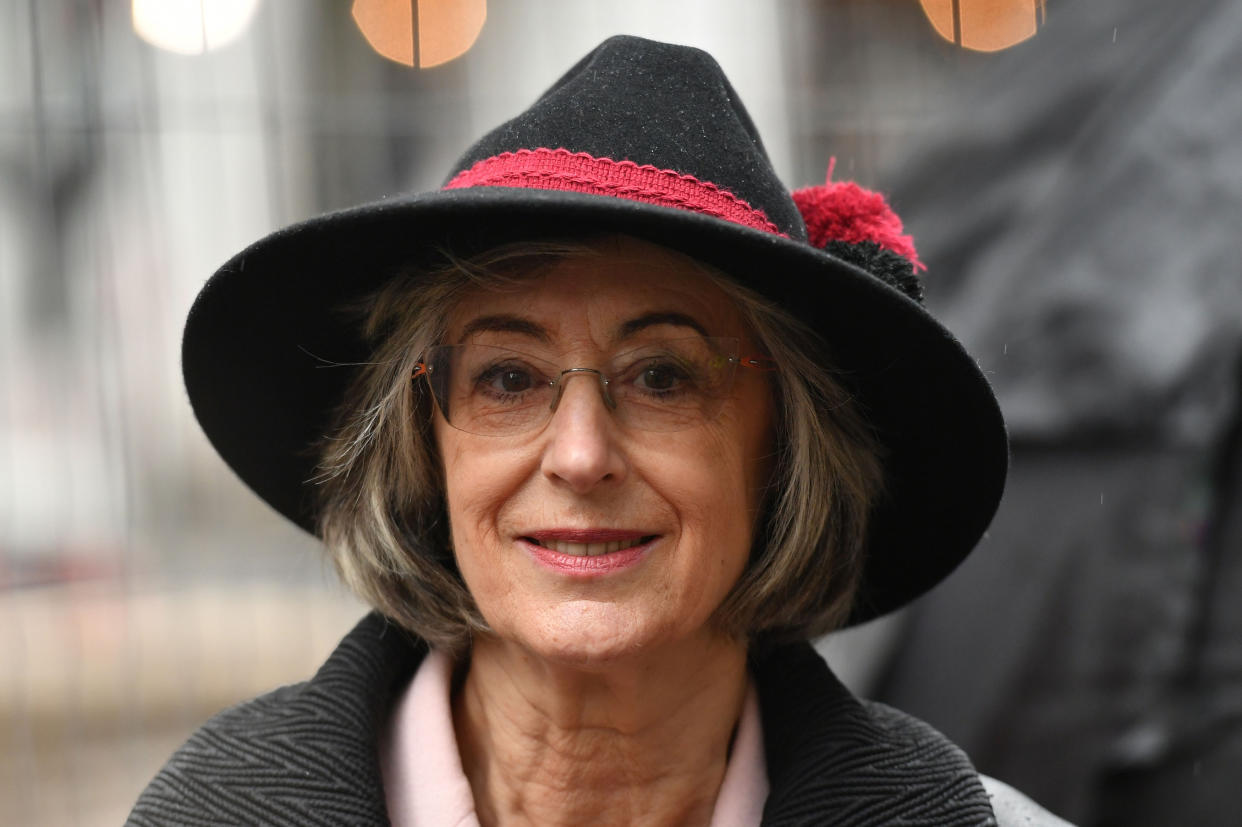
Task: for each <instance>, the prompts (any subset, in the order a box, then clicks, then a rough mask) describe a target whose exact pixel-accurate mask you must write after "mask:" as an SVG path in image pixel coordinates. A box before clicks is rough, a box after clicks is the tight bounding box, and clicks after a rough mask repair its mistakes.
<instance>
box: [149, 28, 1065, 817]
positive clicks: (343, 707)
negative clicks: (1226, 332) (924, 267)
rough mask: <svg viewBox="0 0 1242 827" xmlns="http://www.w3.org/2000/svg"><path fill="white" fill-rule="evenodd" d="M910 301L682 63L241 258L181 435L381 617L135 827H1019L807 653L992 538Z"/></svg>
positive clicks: (998, 474)
mask: <svg viewBox="0 0 1242 827" xmlns="http://www.w3.org/2000/svg"><path fill="white" fill-rule="evenodd" d="M916 264H917V260H916V259H915V258H914V251H913V247H912V246H911V245H910V244H909V239H908V237H905V236H902V235H901V234H900V222H899V221H897V219H896V217H895V216H893V215H892V214H891V213H890V212H889V211H888V210H887V208H886V207H885V206H884V204H883V202H882V200H881V199H879V197H878V196H874V195H872V194H869V193H866V192H865V191H862V190H860V189H859V188H858V187H856V186H855V185H852V184H829V185H827V186H825V187H820V188H814V189H811V190H805V191H802V192H800V193H797V194H795V195H794V196H791V195H790V194H789V193H788V192H787V191H786V190H785V189H784V188H783V186H782V185H781V184H780V182H779V181H778V180H777V178H776V176H775V174H774V173H773V171H772V169H771V166H770V164H769V162H768V160H767V158H766V156H765V154H764V151H763V148H762V145H761V144H760V142H759V138H758V136H757V135H756V133H755V131H754V127H753V125H752V123H751V121H750V119H749V117H748V116H747V115H746V113H745V111H744V110H743V109H742V107H741V104H740V103H739V102H738V100H737V97H736V95H735V94H734V92H733V90H732V89H731V88H730V86H729V84H728V82H727V81H726V79H725V78H724V76H723V75H722V74H721V72H720V69H719V67H718V66H717V65H716V64H715V62H714V61H712V59H711V58H710V57H709V56H707V55H706V54H704V53H702V52H699V51H697V50H694V49H687V48H683V47H676V46H669V45H664V44H658V43H651V42H647V41H642V40H638V39H635V38H614V39H612V40H609V41H607V42H605V43H604V44H603V45H601V46H600V47H598V48H597V49H596V50H595V51H593V52H592V53H591V54H590V55H588V56H587V57H586V58H585V59H583V60H582V61H581V62H579V63H578V64H577V65H576V66H575V67H574V68H573V69H571V70H570V71H569V73H568V74H566V75H565V76H564V77H563V78H562V79H561V80H560V81H559V82H558V83H557V84H556V85H555V86H553V87H552V89H551V90H550V91H548V92H547V93H546V94H545V95H544V96H543V97H542V98H540V99H539V100H538V101H537V102H536V103H535V104H534V105H533V106H532V107H531V108H530V109H529V110H527V111H526V112H524V113H523V114H521V115H519V116H518V117H517V118H515V119H514V120H512V121H510V122H509V123H507V124H504V125H503V126H501V127H500V128H498V129H496V130H495V131H493V132H492V133H491V134H489V135H487V136H486V137H484V138H483V139H482V140H481V141H479V143H478V144H476V145H475V146H474V147H473V148H472V149H470V150H469V152H468V153H467V154H466V155H465V157H464V158H463V159H462V160H461V161H460V163H459V164H458V165H457V167H456V168H455V170H454V173H453V174H452V175H451V176H450V178H449V180H448V183H447V184H446V185H445V186H444V188H443V189H442V190H440V191H439V192H435V193H427V194H419V195H412V196H407V197H403V198H399V199H398V198H394V199H390V200H386V201H383V202H380V203H378V204H374V205H369V206H364V207H360V208H358V209H355V210H351V211H347V212H343V213H338V214H334V215H329V216H326V217H323V218H320V219H317V220H313V221H310V222H307V223H305V224H302V225H299V226H296V227H293V228H291V229H288V230H285V231H283V232H280V233H276V234H275V235H273V236H271V237H269V238H267V239H264V240H263V241H260V242H259V243H258V244H256V245H255V246H253V247H251V248H250V249H248V250H246V251H245V252H243V253H241V254H240V255H239V256H237V257H236V258H235V259H234V260H233V261H231V262H229V263H228V264H227V265H225V266H224V267H223V268H222V269H221V270H220V272H218V273H217V274H216V275H215V276H214V278H213V279H212V280H211V281H210V282H209V283H208V285H207V286H206V288H205V289H204V290H203V292H202V294H201V295H200V297H199V299H198V302H197V303H196V304H195V306H194V309H193V311H192V312H191V315H190V319H189V322H188V324H187V328H186V335H185V348H184V359H185V373H186V380H187V385H188V388H189V391H190V396H191V400H192V401H193V404H194V408H195V412H196V414H197V415H198V418H199V420H200V422H201V423H202V425H203V427H204V429H205V430H206V432H207V434H208V435H209V436H210V438H211V439H212V441H213V443H214V445H215V446H216V448H217V449H218V450H219V452H220V453H221V455H222V456H223V457H224V458H225V459H226V460H227V461H228V463H229V464H230V465H231V466H232V467H233V468H234V469H235V470H236V471H237V473H238V474H239V475H240V476H241V478H242V479H243V480H245V481H246V482H247V483H248V484H249V485H250V486H251V487H252V488H254V490H255V491H257V492H258V493H259V494H260V495H261V496H262V497H263V498H265V499H266V500H267V501H268V502H269V503H270V504H271V505H272V506H274V507H275V508H276V509H277V510H278V511H280V512H281V513H283V514H285V515H286V516H288V517H289V518H291V519H293V520H294V521H296V522H297V523H299V524H300V525H302V526H303V527H305V528H306V529H308V530H310V531H314V532H316V533H317V534H318V535H319V536H320V537H322V539H323V541H324V543H325V545H326V546H327V548H328V549H329V551H330V552H331V553H332V555H333V557H334V559H335V561H336V564H337V566H338V568H339V570H340V572H341V574H342V576H343V578H344V579H345V581H346V582H347V583H348V584H349V585H350V586H351V587H352V588H354V589H355V590H356V591H357V592H358V593H359V594H360V595H362V596H363V597H364V598H365V599H366V600H367V601H368V602H370V603H371V604H372V605H373V606H374V607H375V609H376V612H375V613H374V614H372V615H371V616H370V617H368V618H366V619H365V620H363V621H362V623H360V624H359V626H358V627H357V628H356V629H355V630H354V631H353V632H352V633H351V634H350V635H349V636H348V637H347V638H346V639H345V640H344V642H343V643H342V644H341V646H340V648H339V649H338V650H337V651H336V652H335V653H334V654H333V655H332V657H331V659H330V660H329V661H328V662H327V663H326V664H325V665H324V667H323V668H322V669H321V670H320V671H319V673H318V674H317V675H316V676H315V677H314V678H313V679H312V680H310V681H309V682H307V683H305V684H301V685H298V686H292V687H287V688H284V689H281V690H278V691H277V692H275V693H273V694H271V695H268V696H265V697H263V698H260V699H258V700H255V701H252V702H250V703H247V704H243V705H241V706H239V707H237V708H235V709H232V710H230V711H228V712H225V713H223V714H221V715H220V716H217V717H216V718H215V719H214V720H212V721H211V722H210V723H208V724H207V725H206V726H204V727H203V729H201V730H200V731H199V732H198V733H197V734H195V735H194V736H193V737H192V738H191V739H190V741H189V742H188V743H187V744H186V745H185V746H184V747H183V748H182V749H181V750H180V751H178V752H177V754H176V755H175V756H174V757H173V758H172V759H171V761H170V762H169V763H168V765H167V766H166V767H165V768H164V770H163V771H162V772H161V773H160V774H159V775H158V776H157V777H156V779H155V780H154V781H153V782H152V783H151V785H150V786H149V787H148V789H147V790H146V792H145V793H144V794H143V796H142V798H141V799H140V800H139V802H138V804H137V806H136V807H135V809H134V811H133V814H132V816H131V820H132V823H134V824H162V823H179V824H208V823H211V824H215V823H247V824H251V823H255V824H257V823H264V824H335V823H351V824H363V823H365V824H383V823H389V822H391V823H393V824H398V825H424V824H431V825H469V824H482V825H512V824H538V825H555V824H636V825H666V824H667V825H673V824H677V825H709V824H710V825H758V824H765V825H766V824H837V823H839V824H880V823H888V822H890V821H893V822H901V823H920V824H989V823H995V821H994V819H995V818H996V815H1000V816H1001V818H1002V820H1004V819H1005V818H1007V816H1006V815H1005V813H1007V812H1009V811H1010V810H1012V809H1013V808H1014V807H1018V806H1026V805H1024V804H1023V802H1022V800H1021V799H1020V797H1019V796H1017V795H1016V794H1013V793H1012V792H1011V791H1007V790H1004V789H1003V788H1000V787H998V786H995V785H991V784H989V785H988V787H987V788H985V785H984V783H983V782H981V780H980V777H979V776H978V775H977V773H976V772H975V771H974V769H973V768H972V767H971V765H970V763H969V761H968V760H967V759H966V757H965V756H964V755H963V754H962V753H961V752H960V751H959V750H957V749H956V748H955V747H954V746H953V745H952V744H950V743H948V742H947V741H946V740H944V738H943V737H942V736H940V735H939V734H937V733H936V732H935V731H933V730H931V729H930V728H929V727H927V726H926V725H924V724H921V723H920V722H918V721H916V720H913V719H911V718H909V717H906V716H904V715H902V714H900V713H898V712H896V711H893V710H890V709H887V708H883V707H880V706H876V705H869V704H866V703H863V702H860V701H858V700H856V699H855V698H853V697H851V696H850V695H849V694H848V692H846V690H845V689H843V688H842V686H841V685H840V684H839V683H838V682H837V681H836V680H835V679H834V678H833V676H832V675H831V673H830V672H829V670H828V668H827V667H826V666H825V664H824V663H823V662H822V661H821V660H820V659H819V658H818V656H817V655H816V654H815V653H814V651H813V650H812V649H811V647H810V646H808V645H807V644H806V642H805V641H806V639H807V638H808V637H811V636H815V635H819V634H822V633H824V632H827V631H829V630H831V629H834V628H838V627H840V626H842V625H846V624H849V623H857V622H860V621H863V620H866V619H869V618H872V617H876V616H878V615H880V614H883V613H885V612H888V611H890V610H892V609H894V608H896V607H898V606H900V605H902V604H904V603H906V602H908V601H909V600H911V599H913V598H914V597H916V596H917V595H919V594H921V593H922V592H924V591H925V590H926V589H928V588H929V587H931V586H932V585H933V584H934V583H935V582H936V581H938V580H939V579H941V578H942V577H944V576H945V575H946V574H947V573H948V572H949V571H950V570H951V569H952V568H953V567H954V566H955V565H956V564H957V563H958V562H959V561H960V560H961V559H962V558H963V557H964V556H965V555H966V554H967V553H968V552H969V551H970V549H971V547H972V546H973V545H974V543H975V542H976V540H977V539H978V538H979V536H980V535H981V533H982V532H983V530H984V528H985V527H986V526H987V524H988V521H989V519H990V518H991V515H992V513H993V511H994V509H995V507H996V504H997V501H998V499H999V497H1000V492H1001V487H1002V484H1003V479H1004V474H1005V467H1006V442H1005V434H1004V427H1003V423H1002V421H1001V419H1000V416H999V414H998V411H997V408H996V405H995V402H994V400H993V397H992V395H991V392H990V391H989V389H988V386H987V384H986V382H985V381H984V380H983V378H982V377H981V376H980V374H979V372H978V370H977V368H976V367H975V365H974V363H973V361H972V360H971V359H970V358H969V357H968V356H967V355H966V354H965V353H964V352H963V351H962V350H961V348H960V347H959V346H958V345H957V343H956V342H955V341H954V340H953V338H952V337H951V336H950V335H949V334H948V333H947V332H946V331H945V330H944V329H943V328H942V327H941V326H940V325H939V324H938V323H937V322H936V321H934V320H933V319H932V318H931V317H930V316H929V315H928V314H927V313H926V312H925V311H924V310H923V309H922V308H921V306H920V304H919V302H918V299H919V298H920V294H919V288H918V281H917V280H916V279H915V278H914V267H915V265H916ZM998 789H1000V790H1001V792H1000V793H997V792H996V790H998ZM1021 815H1022V817H1024V818H1028V819H1032V820H1033V822H1034V823H1053V822H1052V820H1051V817H1049V816H1047V815H1046V814H1043V813H1042V811H1038V810H1037V809H1036V808H1034V807H1033V806H1027V809H1026V811H1025V812H1023V813H1022V814H1021Z"/></svg>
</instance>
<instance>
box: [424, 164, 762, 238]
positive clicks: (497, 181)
mask: <svg viewBox="0 0 1242 827" xmlns="http://www.w3.org/2000/svg"><path fill="white" fill-rule="evenodd" d="M459 187H529V188H531V189H539V190H564V191H566V192H586V193H591V194H592V195H603V196H607V197H612V198H627V199H629V200H631V201H641V202H643V203H646V204H658V205H660V206H665V207H672V208H674V209H678V210H691V211H692V212H698V213H703V214H704V215H712V216H715V217H716V218H722V219H724V220H725V221H732V222H733V223H734V224H741V225H742V226H743V227H754V228H755V229H756V230H762V231H763V232H765V233H776V234H777V235H783V233H781V231H780V229H779V228H778V227H777V226H776V225H775V224H773V223H772V222H771V221H769V220H768V217H767V216H766V215H764V214H763V210H757V209H755V208H754V207H752V206H751V205H750V204H747V203H746V202H745V201H743V200H742V199H740V198H738V197H737V196H736V195H734V194H733V193H731V192H729V191H728V190H724V189H720V188H719V187H717V186H716V185H715V184H713V183H712V182H710V181H700V180H699V179H698V178H695V177H694V176H693V175H686V174H684V173H680V172H677V171H676V170H672V169H657V168H656V167H653V166H651V165H650V164H644V165H643V166H639V165H638V164H636V163H634V162H633V161H614V160H613V159H611V158H596V157H594V156H593V155H588V154H587V153H585V152H570V151H569V150H568V149H548V148H547V147H540V148H538V149H519V150H518V151H517V152H502V153H501V154H499V155H496V156H494V157H492V158H485V159H484V160H482V161H479V162H478V163H476V164H475V165H474V166H472V167H470V169H467V170H463V171H461V172H460V173H458V174H457V175H455V176H454V177H453V180H451V181H449V182H448V183H447V184H445V185H444V189H446V190H451V189H458V188H459Z"/></svg>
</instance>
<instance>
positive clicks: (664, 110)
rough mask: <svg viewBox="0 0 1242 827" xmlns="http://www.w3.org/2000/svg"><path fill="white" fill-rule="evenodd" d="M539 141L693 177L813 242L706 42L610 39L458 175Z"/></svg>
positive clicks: (466, 161)
mask: <svg viewBox="0 0 1242 827" xmlns="http://www.w3.org/2000/svg"><path fill="white" fill-rule="evenodd" d="M540 148H543V149H550V150H555V149H565V150H569V151H570V152H574V153H579V152H581V153H586V154H588V155H591V156H593V157H596V158H609V159H612V160H614V161H629V162H632V163H634V164H637V165H640V166H646V165H650V166H653V167H656V168H657V169H660V170H672V171H674V172H676V173H678V174H680V175H688V176H693V177H694V178H697V179H698V180H700V181H702V182H704V183H706V184H710V185H711V186H714V187H716V188H719V189H722V190H725V191H727V192H729V193H732V195H734V196H736V197H737V198H739V199H741V200H742V201H744V202H746V203H747V204H749V205H750V207H752V208H753V209H755V210H759V211H761V212H762V213H763V214H764V215H765V216H766V217H767V219H768V220H769V221H770V222H771V223H772V224H774V225H775V227H776V229H777V230H778V231H779V232H781V233H784V234H785V235H787V236H789V237H791V238H794V239H797V240H799V241H804V240H805V239H806V227H805V224H804V223H803V220H802V216H801V214H800V213H799V212H798V209H797V207H796V206H795V205H794V202H793V199H792V198H791V196H790V194H789V191H788V190H787V189H786V188H785V186H784V184H782V182H781V180H780V178H778V177H777V175H776V172H775V170H774V169H773V168H772V163H771V161H770V160H769V159H768V156H767V152H766V150H765V149H764V147H763V142H762V141H761V140H760V138H759V134H758V132H757V131H756V129H755V125H754V122H753V121H752V120H751V118H750V115H749V114H748V113H747V112H746V108H745V107H744V106H743V105H742V102H741V100H739V98H738V96H737V93H736V92H735V91H734V90H733V87H732V86H731V85H730V83H729V81H728V79H727V78H726V77H725V75H724V72H723V71H722V70H721V68H720V65H719V64H718V63H717V62H716V61H715V59H714V58H712V56H711V55H709V54H707V53H706V52H704V51H702V50H700V49H695V48H692V47H689V46H677V45H673V44H668V43H659V42H656V41H651V40H645V39H643V38H639V37H632V36H627V35H621V36H617V37H612V38H609V39H608V40H606V41H604V42H603V43H602V44H600V45H599V46H598V47H596V48H595V49H594V50H593V51H592V52H590V53H589V54H588V55H587V56H586V57H584V58H583V59H582V60H580V61H578V63H577V64H575V65H574V66H573V67H572V68H571V69H570V70H569V71H568V72H566V73H565V74H564V75H563V76H562V77H561V78H560V79H559V80H557V81H556V83H554V84H553V85H552V86H551V88H549V89H548V90H547V91H546V92H544V93H543V95H541V96H540V97H539V99H538V100H536V101H535V103H534V104H533V105H532V106H531V107H530V108H529V109H527V110H526V111H525V112H523V113H521V114H520V115H518V116H517V117H515V118H513V119H512V120H509V121H507V122H506V123H503V124H501V125H500V126H499V127H497V128H496V129H494V130H492V131H491V132H489V133H488V134H487V135H485V136H483V138H481V139H480V140H479V141H478V142H477V143H476V144H475V145H474V146H472V147H471V148H470V149H469V150H468V151H467V152H466V154H465V155H463V156H462V157H461V159H460V160H459V161H458V162H457V164H456V165H455V166H454V168H453V174H454V175H455V174H457V173H458V172H460V171H462V170H466V169H469V168H470V167H471V166H472V165H474V164H476V163H478V162H480V161H483V160H486V159H488V158H493V157H496V156H499V155H502V154H504V153H511V152H518V151H522V150H535V149H540ZM452 177H453V175H450V176H449V178H450V179H451V178H452Z"/></svg>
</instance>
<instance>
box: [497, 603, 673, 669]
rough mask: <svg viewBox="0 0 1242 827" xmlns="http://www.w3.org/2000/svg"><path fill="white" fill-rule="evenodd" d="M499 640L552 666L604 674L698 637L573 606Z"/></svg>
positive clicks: (604, 609)
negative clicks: (613, 668)
mask: <svg viewBox="0 0 1242 827" xmlns="http://www.w3.org/2000/svg"><path fill="white" fill-rule="evenodd" d="M499 636H500V637H501V638H503V639H505V640H508V641H509V642H512V643H516V644H518V645H520V646H521V647H522V648H524V649H526V650H528V651H529V652H530V653H531V654H533V655H535V656H536V657H539V658H540V659H542V660H546V661H548V662H549V663H556V664H561V665H564V666H574V667H578V668H585V669H601V668H606V667H608V666H609V665H611V664H621V663H624V662H626V661H632V660H635V659H641V658H643V657H644V656H646V655H654V654H656V653H657V652H658V651H660V650H662V649H664V648H666V647H668V646H670V645H676V644H677V643H678V641H679V640H680V639H681V638H683V637H685V638H690V637H695V634H694V631H693V630H687V629H680V630H679V629H675V628H669V626H668V625H667V624H665V623H661V622H659V621H658V620H657V619H656V618H652V617H644V616H643V615H642V613H636V612H634V611H632V610H628V611H627V610H626V609H625V608H623V607H619V606H616V605H612V604H606V603H599V602H596V601H574V602H572V603H568V604H562V605H560V606H557V607H555V608H554V609H551V610H548V611H546V612H543V613H541V616H540V618H539V622H538V625H536V626H534V627H533V628H527V629H515V630H512V632H511V633H510V632H507V631H504V630H501V631H500V634H499Z"/></svg>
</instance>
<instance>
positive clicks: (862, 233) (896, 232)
mask: <svg viewBox="0 0 1242 827" xmlns="http://www.w3.org/2000/svg"><path fill="white" fill-rule="evenodd" d="M835 161H836V159H835V158H834V159H833V162H834V164H835ZM834 164H830V165H829V166H828V180H827V181H826V182H825V183H824V184H823V185H822V186H818V187H807V188H806V189H800V190H795V191H794V193H793V200H794V203H795V204H797V205H798V211H799V212H801V213H802V220H803V221H805V222H806V231H807V235H808V236H809V239H808V240H809V241H810V243H811V244H813V245H815V246H816V247H820V248H822V247H823V246H824V245H825V244H827V243H828V242H830V241H846V242H849V243H851V244H857V243H859V242H862V241H872V242H875V243H876V244H878V245H880V246H881V247H883V248H884V249H885V250H891V251H892V252H894V253H896V254H897V255H899V256H902V257H903V258H905V259H906V260H908V261H909V262H910V263H911V264H913V265H914V269H915V270H920V271H922V270H926V269H927V265H925V264H923V262H921V261H919V254H918V252H916V251H915V249H914V239H913V238H911V237H910V236H908V235H906V234H905V233H904V232H902V230H903V227H902V224H901V219H900V218H898V217H897V213H895V212H893V208H892V207H890V206H889V205H888V202H887V201H885V200H884V196H883V195H880V194H879V193H878V192H872V191H871V190H867V189H863V188H862V187H860V186H858V185H857V184H855V183H854V182H853V181H836V182H834V181H833V180H832V167H833V165H834Z"/></svg>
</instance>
